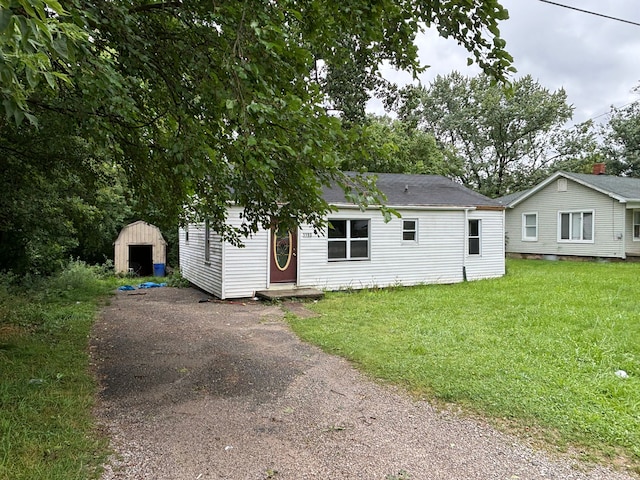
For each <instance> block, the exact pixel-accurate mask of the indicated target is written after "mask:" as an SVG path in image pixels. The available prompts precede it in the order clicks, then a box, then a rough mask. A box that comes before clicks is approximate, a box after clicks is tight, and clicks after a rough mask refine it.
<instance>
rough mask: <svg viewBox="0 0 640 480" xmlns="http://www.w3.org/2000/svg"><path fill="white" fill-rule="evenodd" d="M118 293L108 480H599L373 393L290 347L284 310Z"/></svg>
mask: <svg viewBox="0 0 640 480" xmlns="http://www.w3.org/2000/svg"><path fill="white" fill-rule="evenodd" d="M207 298H208V297H207V295H206V294H204V293H202V292H200V291H198V290H195V289H175V288H157V289H150V290H146V291H135V292H119V293H118V294H117V295H116V297H115V298H114V299H113V300H112V302H111V304H110V305H109V306H107V307H105V308H104V310H103V312H102V315H101V318H100V319H99V320H98V321H97V322H96V325H95V328H94V331H93V336H92V340H91V351H92V359H93V363H94V366H95V371H96V374H97V376H98V378H99V381H100V382H101V385H102V387H103V388H102V391H101V393H100V397H99V401H98V407H97V409H96V415H97V416H98V418H99V420H100V421H101V422H102V423H103V424H104V426H105V428H106V431H107V433H108V435H110V437H111V440H112V447H113V449H114V451H115V454H114V455H113V456H112V458H111V460H110V462H109V464H108V465H106V466H105V472H104V475H103V477H102V478H103V480H111V479H154V480H160V479H171V480H182V479H185V480H186V479H190V480H198V479H233V480H239V479H258V480H262V479H278V480H289V479H296V480H298V479H328V480H330V479H380V480H401V479H402V480H407V479H412V480H417V479H433V480H438V479H442V480H452V479H504V480H516V479H518V480H524V479H585V480H586V479H591V480H596V479H612V480H622V479H629V478H631V477H628V476H625V475H623V474H621V473H617V472H613V471H610V470H607V469H604V468H601V467H598V468H595V469H593V468H589V467H586V466H585V465H583V464H580V463H578V462H577V461H575V460H572V459H569V458H550V457H549V456H548V455H546V454H543V453H540V452H536V451H534V450H532V449H531V448H529V447H528V446H527V445H525V444H524V443H522V442H521V441H519V440H516V439H515V438H512V437H510V436H508V435H504V434H501V433H499V432H497V431H495V430H494V429H493V428H491V427H489V426H488V425H486V424H484V423H482V422H480V421H477V420H474V419H470V418H465V417H464V416H462V415H458V414H457V413H455V412H454V411H439V410H436V409H435V408H433V407H432V406H431V405H429V404H428V403H426V402H420V401H414V400H412V399H411V398H410V397H408V396H407V395H406V394H405V393H403V392H402V391H400V390H397V389H395V388H392V387H388V386H381V385H378V384H376V383H375V382H372V381H371V380H369V379H367V378H366V377H364V376H363V375H361V374H360V373H359V372H357V371H356V370H355V369H354V368H353V367H352V366H351V365H349V363H348V362H346V361H344V360H342V359H340V358H336V357H333V356H330V355H327V354H325V353H322V352H321V351H320V350H318V349H317V348H315V347H313V346H310V345H307V344H305V343H303V342H301V341H300V340H299V339H298V338H297V337H296V336H295V335H294V334H293V333H291V331H290V330H289V328H288V326H287V324H286V323H285V322H284V321H283V315H284V312H283V309H282V308H281V307H279V306H274V305H265V304H261V303H258V302H253V301H251V300H249V301H237V302H235V301H234V302H213V301H208V302H202V303H201V301H202V300H205V299H207Z"/></svg>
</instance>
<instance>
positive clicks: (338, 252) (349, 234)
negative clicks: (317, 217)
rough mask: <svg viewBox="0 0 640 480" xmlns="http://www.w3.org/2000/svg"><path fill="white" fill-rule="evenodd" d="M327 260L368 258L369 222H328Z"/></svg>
mask: <svg viewBox="0 0 640 480" xmlns="http://www.w3.org/2000/svg"><path fill="white" fill-rule="evenodd" d="M328 244H329V249H328V250H329V255H328V257H329V260H333V261H336V260H366V259H368V258H369V220H335V219H334V220H331V219H330V220H329V239H328Z"/></svg>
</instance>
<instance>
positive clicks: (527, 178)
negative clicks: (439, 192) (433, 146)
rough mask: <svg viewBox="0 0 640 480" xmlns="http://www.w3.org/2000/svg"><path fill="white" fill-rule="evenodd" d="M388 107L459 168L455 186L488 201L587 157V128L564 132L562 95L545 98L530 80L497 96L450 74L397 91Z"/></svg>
mask: <svg viewBox="0 0 640 480" xmlns="http://www.w3.org/2000/svg"><path fill="white" fill-rule="evenodd" d="M396 106H397V109H398V114H399V117H400V118H401V119H402V120H403V121H404V122H406V123H407V124H409V125H413V126H414V127H416V128H420V129H423V130H424V131H427V132H430V133H431V134H433V135H434V136H435V138H436V140H437V142H438V145H439V146H440V148H441V149H442V151H443V152H444V154H445V156H446V157H447V158H448V159H449V160H450V162H451V163H452V164H454V165H461V169H460V174H459V175H458V178H459V180H460V181H461V182H462V183H464V184H465V185H467V186H469V187H471V188H474V189H476V190H478V191H480V192H481V193H483V194H485V195H489V196H492V197H497V196H500V195H504V194H506V193H509V192H513V191H516V190H519V189H522V188H527V187H529V186H531V185H532V184H534V183H536V182H538V181H540V180H541V179H542V178H544V177H545V176H546V175H548V173H549V172H550V171H551V170H553V169H554V168H555V166H556V165H557V164H565V165H573V166H574V164H579V163H580V162H581V160H582V158H583V156H584V155H586V154H587V153H589V152H591V151H592V150H593V149H592V148H591V147H592V145H591V143H592V141H593V136H592V133H591V129H590V128H589V126H588V125H582V126H579V127H576V128H575V129H572V128H566V127H565V124H566V122H567V121H568V120H570V119H571V116H572V110H573V109H572V107H571V106H569V105H568V104H567V97H566V94H565V92H564V90H558V91H556V92H550V91H548V90H547V89H545V88H544V87H542V86H541V85H540V84H539V83H538V82H536V81H535V80H533V78H531V76H525V77H522V78H519V79H517V80H515V81H513V82H512V84H511V86H510V88H509V89H505V88H503V86H501V85H498V84H496V83H495V82H493V81H492V79H491V78H489V77H488V76H486V75H483V74H481V75H478V76H476V77H465V76H463V75H461V74H460V73H457V72H453V73H451V74H449V75H446V76H438V77H437V78H436V79H435V80H434V81H433V83H432V84H431V85H430V86H429V87H423V86H409V87H406V88H404V89H403V90H402V91H401V92H400V93H399V96H398V99H397V103H396ZM586 145H591V146H590V148H589V149H586V148H585V146H586ZM572 162H573V163H572Z"/></svg>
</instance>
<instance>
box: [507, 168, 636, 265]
mask: <svg viewBox="0 0 640 480" xmlns="http://www.w3.org/2000/svg"><path fill="white" fill-rule="evenodd" d="M601 166H602V167H603V166H604V165H602V164H596V168H597V167H601ZM594 171H595V172H603V171H604V170H603V169H602V168H600V169H596V170H594ZM498 201H500V202H501V203H502V204H503V205H504V206H505V207H506V208H507V210H506V223H505V225H506V227H505V231H506V236H507V246H506V250H507V253H510V254H517V255H521V256H527V255H540V256H561V257H564V256H567V257H571V256H573V257H598V258H621V259H624V258H627V257H630V256H640V179H639V178H629V177H617V176H615V175H604V174H602V173H597V174H593V175H592V174H584V173H569V172H556V173H554V174H553V175H551V176H550V177H548V178H547V179H545V180H544V181H542V182H540V183H539V184H538V185H536V186H535V187H533V188H531V189H529V190H526V191H523V192H518V193H515V194H511V195H508V196H506V197H503V198H501V199H498Z"/></svg>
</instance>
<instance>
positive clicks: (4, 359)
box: [0, 261, 115, 480]
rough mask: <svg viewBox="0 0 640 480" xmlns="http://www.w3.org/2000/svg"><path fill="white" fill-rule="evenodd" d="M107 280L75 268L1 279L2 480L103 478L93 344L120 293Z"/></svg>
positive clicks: (87, 269) (97, 272)
mask: <svg viewBox="0 0 640 480" xmlns="http://www.w3.org/2000/svg"><path fill="white" fill-rule="evenodd" d="M104 273H105V272H104V271H101V269H99V268H98V269H97V268H95V267H89V266H88V265H85V264H84V263H82V262H77V261H74V262H70V263H69V265H68V266H67V267H66V268H65V269H64V270H63V271H62V272H61V273H60V274H59V275H57V276H55V277H51V278H37V277H30V278H23V279H18V278H16V277H14V276H12V275H10V274H3V275H0V479H3V480H4V479H12V480H14V479H15V480H18V479H25V480H26V479H34V478H37V479H42V480H49V479H52V480H53V479H56V480H63V479H64V480H73V479H78V480H79V479H83V480H85V479H88V478H95V477H97V474H98V468H99V465H100V464H101V461H102V459H103V458H104V454H105V448H106V442H105V441H104V439H103V438H102V436H101V435H100V434H98V432H97V430H96V425H95V424H94V420H93V417H92V415H91V408H92V405H93V402H94V398H95V392H96V384H95V381H94V379H93V377H92V375H91V373H90V371H89V355H88V338H89V334H90V329H91V326H92V324H93V321H94V318H95V315H96V311H97V306H98V302H99V300H100V299H101V298H103V297H104V296H105V295H106V294H107V293H108V292H109V291H110V290H112V289H113V288H114V286H115V282H114V281H111V280H105V277H104Z"/></svg>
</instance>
